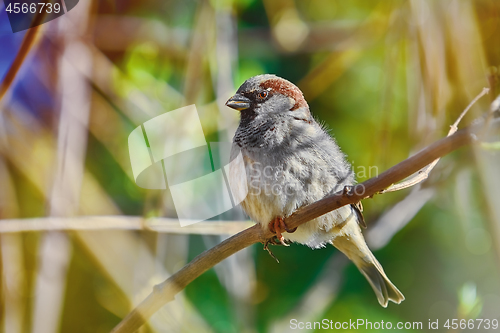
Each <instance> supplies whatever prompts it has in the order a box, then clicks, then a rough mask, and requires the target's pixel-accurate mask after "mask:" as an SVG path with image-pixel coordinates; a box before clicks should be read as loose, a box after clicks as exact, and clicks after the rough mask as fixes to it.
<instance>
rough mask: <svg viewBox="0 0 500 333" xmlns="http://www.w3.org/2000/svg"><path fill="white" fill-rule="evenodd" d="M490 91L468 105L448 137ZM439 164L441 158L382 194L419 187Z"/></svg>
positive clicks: (482, 92)
mask: <svg viewBox="0 0 500 333" xmlns="http://www.w3.org/2000/svg"><path fill="white" fill-rule="evenodd" d="M489 91H490V89H488V88H483V91H481V92H480V93H479V94H478V95H477V96H476V98H474V99H473V100H472V102H470V103H469V105H467V107H466V108H465V110H464V111H462V113H461V114H460V116H458V118H457V120H456V121H455V122H454V123H453V125H451V126H450V130H449V131H448V135H447V136H450V135H452V134H453V133H455V132H456V131H458V124H460V121H462V119H463V117H464V116H465V115H466V114H467V112H469V110H470V108H471V107H472V106H473V105H474V104H475V103H476V102H477V101H478V100H479V99H480V98H481V97H483V96H484V95H486V94H487V93H488V92H489ZM438 162H439V158H438V159H436V160H435V161H434V162H432V163H431V164H429V165H428V166H426V167H425V168H423V169H422V170H420V171H419V172H417V173H416V174H414V175H413V176H411V177H410V178H408V179H406V180H405V181H403V182H401V183H398V184H393V185H391V186H390V187H389V188H386V189H385V190H383V191H381V192H380V193H387V192H396V191H399V190H402V189H405V188H408V187H412V186H414V185H417V184H418V183H421V182H423V181H424V180H426V179H427V178H428V177H429V173H430V172H431V171H432V169H434V167H435V166H436V164H437V163H438Z"/></svg>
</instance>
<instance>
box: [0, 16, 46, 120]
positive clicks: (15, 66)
mask: <svg viewBox="0 0 500 333" xmlns="http://www.w3.org/2000/svg"><path fill="white" fill-rule="evenodd" d="M44 17H45V11H42V12H41V13H37V14H36V16H35V18H34V22H33V24H34V25H36V26H34V27H33V28H30V29H28V31H27V32H26V34H25V35H24V38H23V41H22V43H21V47H20V48H19V51H18V52H17V54H16V57H15V58H14V61H13V62H12V65H11V66H10V68H9V70H8V71H7V74H5V77H4V79H3V81H2V82H0V101H1V100H2V98H3V97H4V95H5V93H6V92H7V90H9V87H10V86H11V84H12V82H14V79H15V78H16V75H17V73H18V72H19V69H20V68H21V65H22V64H23V62H24V59H26V56H27V55H28V54H29V52H30V50H31V49H32V47H33V45H34V44H35V41H36V40H37V35H38V30H40V27H41V25H40V24H41V22H42V20H43V18H44ZM1 110H2V109H0V112H1Z"/></svg>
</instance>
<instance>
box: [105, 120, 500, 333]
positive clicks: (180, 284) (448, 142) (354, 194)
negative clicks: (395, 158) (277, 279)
mask: <svg viewBox="0 0 500 333" xmlns="http://www.w3.org/2000/svg"><path fill="white" fill-rule="evenodd" d="M491 125H492V126H495V127H497V128H498V126H499V125H500V120H495V121H492V122H491ZM481 130H484V126H481V124H479V125H475V126H473V127H469V128H465V129H463V130H460V131H458V132H456V133H454V134H453V135H451V136H448V137H446V138H443V139H441V140H439V141H437V142H435V143H434V144H432V145H430V146H428V147H427V148H425V149H423V150H422V151H420V152H419V153H417V154H416V155H414V156H412V157H410V158H408V159H406V160H404V161H402V162H401V163H399V164H397V165H395V166H393V167H392V168H390V169H388V170H387V171H385V172H383V173H382V174H380V175H379V176H377V177H374V178H370V179H368V180H367V181H365V182H363V183H361V184H358V185H356V186H354V187H352V188H351V189H349V190H347V191H340V192H337V193H335V194H333V195H331V196H329V197H326V198H324V199H322V200H319V201H317V202H315V203H313V204H311V205H308V206H305V207H302V208H300V209H298V210H297V211H296V212H295V213H294V214H292V215H291V216H289V217H288V218H286V219H285V222H286V224H287V226H288V227H289V228H294V227H297V226H299V225H301V224H303V223H305V222H307V221H310V220H312V219H314V218H317V217H319V216H321V215H323V214H326V213H328V212H330V211H332V210H335V209H338V208H340V207H342V206H345V205H348V204H352V203H356V202H359V201H360V200H362V199H365V198H369V197H372V196H373V195H375V194H377V193H379V192H380V191H382V190H383V189H386V188H388V187H389V186H391V185H392V184H394V183H396V182H398V181H401V180H403V179H405V178H406V177H408V176H410V175H412V174H414V173H415V172H417V171H418V170H420V169H422V168H423V167H425V166H426V165H428V164H430V163H432V162H433V161H434V160H436V159H438V158H440V157H442V156H445V155H447V154H449V153H451V152H452V151H454V150H457V149H458V148H460V147H463V146H466V145H469V144H471V143H473V142H474V140H475V139H474V138H475V136H476V134H477V133H478V132H479V131H481ZM273 236H274V235H273V234H272V233H271V232H270V231H269V230H267V229H263V228H262V227H261V226H260V225H258V224H256V225H254V226H252V227H250V228H248V229H245V230H243V231H242V232H240V233H238V234H236V235H234V236H232V237H230V238H228V239H226V240H224V241H223V242H222V243H220V244H218V245H217V246H215V247H213V248H211V249H209V250H207V251H205V252H203V253H201V254H200V255H198V256H197V257H196V258H194V259H193V261H191V262H190V263H188V264H187V265H186V266H184V267H183V268H182V269H181V270H179V271H178V272H177V273H175V274H174V275H172V276H171V277H170V278H169V279H167V280H166V281H164V282H162V283H161V284H159V285H157V286H155V288H154V290H153V292H152V293H151V294H150V295H149V296H148V297H147V298H146V299H145V300H144V301H142V302H141V303H140V304H139V305H138V306H137V308H135V309H134V310H133V311H132V312H131V313H129V314H128V315H127V316H126V317H125V318H124V319H123V320H122V321H121V322H120V323H119V324H118V325H117V326H116V327H115V328H114V329H113V331H112V333H119V332H120V333H124V332H134V331H135V330H137V329H138V328H139V327H140V326H142V325H143V324H144V323H145V322H146V320H147V319H148V318H149V317H150V316H151V315H153V314H154V313H155V312H156V311H157V310H158V309H160V308H161V307H162V306H163V305H165V304H166V303H168V302H170V301H172V300H173V299H174V296H175V294H177V293H179V292H180V291H181V290H182V289H184V288H185V287H186V286H187V285H188V284H189V283H191V282H192V281H193V280H194V279H196V278H197V277H198V276H200V275H201V274H203V273H204V272H206V271H207V270H208V269H210V268H212V267H213V266H215V265H216V264H217V263H219V262H221V261H222V260H224V259H226V258H227V257H229V256H230V255H232V254H234V253H236V252H238V251H240V250H242V249H244V248H246V247H248V246H250V245H252V244H255V243H257V242H265V241H266V240H268V239H271V238H272V237H273Z"/></svg>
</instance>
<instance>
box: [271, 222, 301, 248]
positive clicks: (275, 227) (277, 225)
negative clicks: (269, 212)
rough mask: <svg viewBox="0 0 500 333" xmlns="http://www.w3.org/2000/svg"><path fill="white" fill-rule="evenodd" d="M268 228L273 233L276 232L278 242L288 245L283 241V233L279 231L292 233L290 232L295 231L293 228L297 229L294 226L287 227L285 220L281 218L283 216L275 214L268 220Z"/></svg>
mask: <svg viewBox="0 0 500 333" xmlns="http://www.w3.org/2000/svg"><path fill="white" fill-rule="evenodd" d="M269 230H270V231H271V232H272V233H273V234H276V237H277V238H278V240H279V241H280V243H281V244H282V245H284V246H290V245H288V244H287V243H286V242H285V238H284V237H283V235H282V234H281V233H282V232H285V231H286V232H288V233H292V232H295V230H297V228H296V227H295V228H293V229H289V228H288V227H287V226H286V224H285V221H284V220H283V217H281V216H277V217H275V218H274V219H273V220H272V221H271V222H269Z"/></svg>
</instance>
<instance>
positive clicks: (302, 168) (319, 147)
mask: <svg viewBox="0 0 500 333" xmlns="http://www.w3.org/2000/svg"><path fill="white" fill-rule="evenodd" d="M226 105H227V106H228V107H230V108H233V109H236V110H238V111H239V112H240V115H241V117H240V123H239V126H238V129H237V130H236V133H235V135H234V139H233V143H232V148H231V157H230V158H231V160H233V159H234V158H235V157H236V156H238V155H239V154H240V153H241V156H242V159H243V162H244V168H237V167H230V169H229V182H230V183H237V180H241V179H244V178H243V177H245V178H246V182H247V188H248V194H247V196H246V197H245V199H243V201H242V202H241V207H242V208H243V210H244V211H245V213H246V214H247V215H248V216H249V217H250V218H251V219H252V220H253V221H255V222H257V223H259V224H260V225H261V226H262V228H269V229H270V230H271V231H272V232H273V233H275V234H276V236H277V238H278V239H279V241H280V242H281V243H282V244H283V245H288V244H287V243H288V242H296V243H300V244H305V245H307V246H309V247H311V248H313V249H316V248H322V247H325V246H326V245H327V244H331V245H333V246H334V247H336V248H337V249H338V250H340V251H341V252H342V253H344V254H345V255H346V256H347V257H348V258H349V259H350V260H351V261H352V262H353V263H354V264H355V265H356V266H357V267H358V269H359V270H360V271H361V273H362V274H363V275H364V276H365V277H366V279H367V280H368V282H369V283H370V285H371V287H372V288H373V290H374V291H375V294H376V296H377V299H378V302H379V303H380V305H382V306H383V307H387V304H388V301H392V302H394V303H396V304H399V303H401V302H402V301H403V300H404V299H405V298H404V296H403V294H402V293H401V292H400V291H399V290H398V289H397V288H396V286H395V285H394V284H393V283H392V282H391V281H390V280H389V278H388V277H387V275H386V274H385V272H384V269H383V268H382V266H381V265H380V263H379V262H378V261H377V259H376V258H375V256H374V255H373V254H372V252H371V251H370V249H369V248H368V246H367V245H366V242H365V239H364V237H363V234H362V232H361V228H360V226H365V224H364V220H363V215H362V213H361V209H360V207H361V206H360V205H350V206H343V207H341V208H339V209H336V210H334V211H332V212H330V213H327V214H325V215H323V216H320V217H318V218H316V219H314V220H311V221H309V222H306V223H304V224H302V225H300V226H299V227H297V228H296V229H289V228H288V227H287V226H286V224H285V223H284V221H283V220H284V218H286V217H288V216H290V215H291V214H292V213H293V212H294V211H296V210H297V209H298V208H300V207H302V206H305V205H308V204H311V203H313V202H315V201H318V200H320V199H322V198H324V197H325V196H328V195H330V194H333V193H334V192H337V191H339V190H342V189H345V188H347V187H349V186H352V185H353V184H355V179H354V173H353V171H352V169H351V166H350V164H349V163H348V162H347V160H346V156H345V155H344V154H343V153H342V151H341V150H340V147H339V146H338V145H337V143H336V142H335V140H334V139H333V138H332V137H331V136H330V135H329V134H328V132H327V130H326V129H325V127H324V126H322V125H320V124H319V123H318V122H317V121H316V120H315V119H314V118H313V116H312V115H311V112H310V110H309V105H308V104H307V102H306V100H305V99H304V95H303V94H302V92H301V91H300V89H299V88H298V87H297V86H295V85H294V84H293V83H291V82H289V81H287V80H285V79H283V78H280V77H278V76H275V75H271V74H263V75H258V76H254V77H252V78H250V79H248V80H246V81H245V82H244V83H243V84H242V85H241V86H240V87H239V89H238V90H237V92H236V94H235V95H234V96H233V97H231V98H230V99H229V100H228V101H227V103H226ZM242 173H245V174H242Z"/></svg>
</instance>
